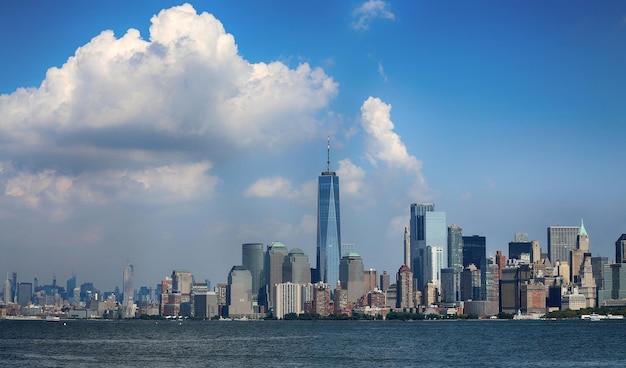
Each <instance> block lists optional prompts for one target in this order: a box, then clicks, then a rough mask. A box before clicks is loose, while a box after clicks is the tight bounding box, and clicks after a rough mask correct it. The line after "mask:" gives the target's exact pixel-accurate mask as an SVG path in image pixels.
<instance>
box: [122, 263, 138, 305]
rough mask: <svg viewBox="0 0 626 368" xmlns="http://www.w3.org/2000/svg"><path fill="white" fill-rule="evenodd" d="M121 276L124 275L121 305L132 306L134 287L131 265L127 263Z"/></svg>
mask: <svg viewBox="0 0 626 368" xmlns="http://www.w3.org/2000/svg"><path fill="white" fill-rule="evenodd" d="M123 276H124V283H123V290H124V291H123V293H124V294H123V296H124V301H123V302H122V305H123V306H125V307H127V306H132V305H133V303H134V302H135V300H134V289H133V265H127V266H126V267H125V268H124V275H123Z"/></svg>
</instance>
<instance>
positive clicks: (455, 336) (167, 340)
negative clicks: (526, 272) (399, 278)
mask: <svg viewBox="0 0 626 368" xmlns="http://www.w3.org/2000/svg"><path fill="white" fill-rule="evenodd" d="M251 366H258V367H538V366H541V367H626V321H599V322H591V321H579V320H576V321H499V320H497V321H493V320H490V321H476V320H473V321H460V320H458V321H412V322H400V321H256V322H239V321H229V322H223V321H184V322H174V321H158V322H156V321H138V320H128V321H85V320H68V321H61V322H44V321H7V320H3V321H0V367H251Z"/></svg>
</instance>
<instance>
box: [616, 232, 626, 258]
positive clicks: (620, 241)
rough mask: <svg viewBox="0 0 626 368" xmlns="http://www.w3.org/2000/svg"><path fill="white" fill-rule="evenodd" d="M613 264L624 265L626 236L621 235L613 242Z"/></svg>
mask: <svg viewBox="0 0 626 368" xmlns="http://www.w3.org/2000/svg"><path fill="white" fill-rule="evenodd" d="M615 263H626V234H622V235H621V236H620V237H619V238H617V241H616V242H615Z"/></svg>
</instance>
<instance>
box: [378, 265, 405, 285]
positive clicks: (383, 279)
mask: <svg viewBox="0 0 626 368" xmlns="http://www.w3.org/2000/svg"><path fill="white" fill-rule="evenodd" d="M407 266H408V265H407ZM389 285H391V278H390V277H389V274H388V273H387V271H383V274H382V275H380V290H382V291H387V289H388V288H389Z"/></svg>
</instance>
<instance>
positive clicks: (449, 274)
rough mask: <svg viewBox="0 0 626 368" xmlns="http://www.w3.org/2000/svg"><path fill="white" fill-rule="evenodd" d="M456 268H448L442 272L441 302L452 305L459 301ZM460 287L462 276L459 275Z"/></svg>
mask: <svg viewBox="0 0 626 368" xmlns="http://www.w3.org/2000/svg"><path fill="white" fill-rule="evenodd" d="M455 276H456V275H455V272H454V268H452V267H448V268H444V269H442V270H441V289H440V293H441V301H442V302H444V303H452V302H456V301H457V290H458V289H457V285H456V277H455ZM459 286H460V274H459Z"/></svg>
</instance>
